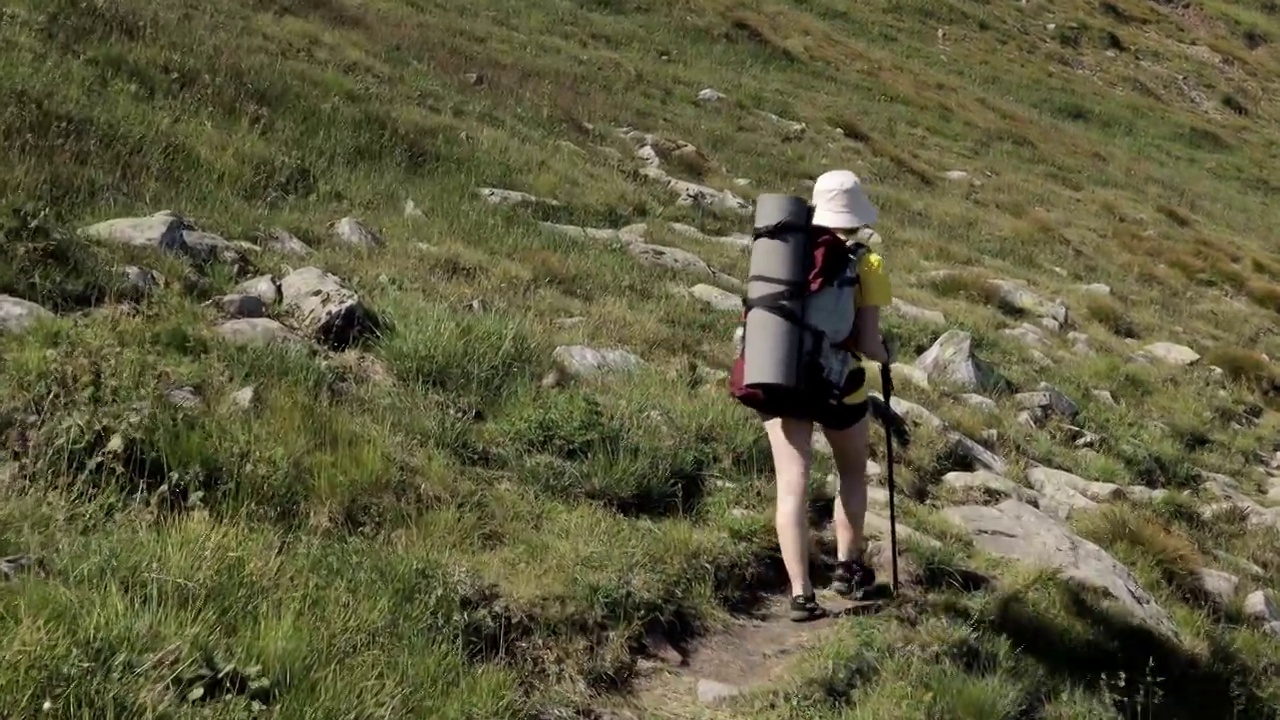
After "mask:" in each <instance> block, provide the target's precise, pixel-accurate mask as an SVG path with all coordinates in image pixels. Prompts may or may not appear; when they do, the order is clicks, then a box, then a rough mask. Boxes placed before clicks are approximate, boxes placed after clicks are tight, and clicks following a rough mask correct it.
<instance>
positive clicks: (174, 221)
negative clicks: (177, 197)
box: [81, 210, 257, 263]
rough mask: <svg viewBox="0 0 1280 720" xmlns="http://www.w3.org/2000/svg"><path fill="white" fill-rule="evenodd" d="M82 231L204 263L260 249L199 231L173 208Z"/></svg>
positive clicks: (113, 242)
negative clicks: (242, 251) (240, 251)
mask: <svg viewBox="0 0 1280 720" xmlns="http://www.w3.org/2000/svg"><path fill="white" fill-rule="evenodd" d="M81 233H82V234H84V235H85V236H87V237H89V238H91V239H94V240H97V241H99V242H107V243H112V244H116V245H127V246H130V247H146V248H155V249H159V250H164V251H167V252H172V253H175V254H178V255H182V256H184V257H186V258H188V259H190V260H192V261H194V262H200V263H203V262H208V261H210V260H213V259H215V258H221V259H223V260H227V261H235V260H238V259H240V257H241V255H240V253H239V252H238V250H257V247H255V246H253V245H250V244H248V243H232V242H228V241H227V240H226V239H225V238H223V237H221V236H219V235H215V234H213V233H209V232H203V231H201V230H198V229H196V227H195V225H194V224H193V223H191V222H190V221H189V220H187V219H185V218H183V217H182V216H180V215H178V214H177V213H174V212H172V211H169V210H161V211H160V212H158V213H155V214H153V215H148V216H146V217H129V218H116V219H114V220H104V221H103V222H100V223H95V224H93V225H90V226H88V227H85V228H83V229H82V230H81Z"/></svg>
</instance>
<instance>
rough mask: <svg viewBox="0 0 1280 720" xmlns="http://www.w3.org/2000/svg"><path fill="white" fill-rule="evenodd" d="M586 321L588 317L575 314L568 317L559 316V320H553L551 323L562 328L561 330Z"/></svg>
mask: <svg viewBox="0 0 1280 720" xmlns="http://www.w3.org/2000/svg"><path fill="white" fill-rule="evenodd" d="M586 321H587V319H586V318H584V317H582V316H574V317H567V318H559V319H558V320H552V321H551V324H552V325H554V326H556V327H557V328H560V329H561V330H565V329H568V328H571V327H575V326H578V325H581V324H582V323H584V322H586Z"/></svg>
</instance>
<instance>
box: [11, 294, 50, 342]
mask: <svg viewBox="0 0 1280 720" xmlns="http://www.w3.org/2000/svg"><path fill="white" fill-rule="evenodd" d="M53 316H54V315H53V313H51V312H49V311H48V310H46V309H44V308H43V307H41V306H40V305H37V304H36V303H33V302H30V301H27V300H23V299H22V298H16V297H13V296H12V295H0V334H10V333H12V334H17V333H20V332H23V331H25V330H27V329H28V328H30V327H31V326H32V325H34V324H35V323H37V322H38V321H40V320H45V319H49V318H52V317H53Z"/></svg>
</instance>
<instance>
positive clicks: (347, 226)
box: [329, 216, 382, 249]
mask: <svg viewBox="0 0 1280 720" xmlns="http://www.w3.org/2000/svg"><path fill="white" fill-rule="evenodd" d="M329 232H330V234H332V235H333V238H334V239H335V240H337V241H338V242H340V243H342V244H343V245H350V246H352V247H359V248H366V249H369V248H375V247H379V246H380V245H382V236H381V235H379V234H378V233H377V232H375V231H374V230H373V229H372V228H370V227H369V226H368V225H365V224H364V223H363V222H361V221H360V220H358V219H357V218H354V217H350V216H347V217H344V218H341V219H339V220H335V221H334V222H332V223H330V224H329Z"/></svg>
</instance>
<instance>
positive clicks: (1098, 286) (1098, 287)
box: [1076, 283, 1111, 295]
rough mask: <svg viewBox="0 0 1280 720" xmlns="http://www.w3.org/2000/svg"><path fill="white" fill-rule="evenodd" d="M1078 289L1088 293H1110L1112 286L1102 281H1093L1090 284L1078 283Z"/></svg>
mask: <svg viewBox="0 0 1280 720" xmlns="http://www.w3.org/2000/svg"><path fill="white" fill-rule="evenodd" d="M1076 289H1077V290H1079V291H1080V292H1082V293H1085V294H1087V295H1110V294H1111V286H1110V285H1103V284H1102V283H1092V284H1090V285H1078V286H1076Z"/></svg>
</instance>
